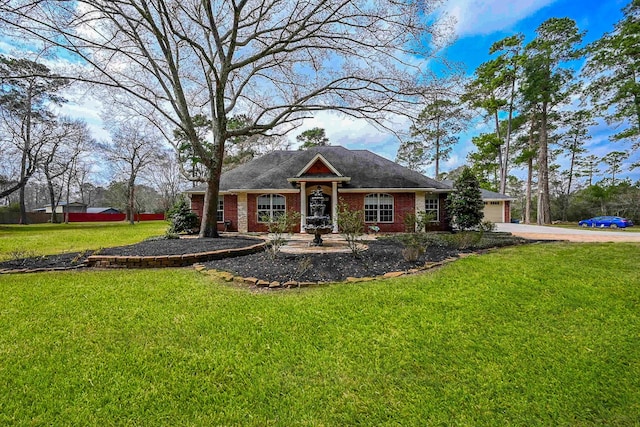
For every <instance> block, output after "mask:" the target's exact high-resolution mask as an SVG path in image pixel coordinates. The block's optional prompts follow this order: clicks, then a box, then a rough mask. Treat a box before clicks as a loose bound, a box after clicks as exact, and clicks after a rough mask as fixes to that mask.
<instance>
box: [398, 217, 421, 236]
mask: <svg viewBox="0 0 640 427" xmlns="http://www.w3.org/2000/svg"><path fill="white" fill-rule="evenodd" d="M402 223H403V224H404V232H405V233H415V232H416V224H417V218H416V214H414V213H412V212H410V213H408V214H405V216H404V219H403V220H402ZM418 231H420V230H418Z"/></svg>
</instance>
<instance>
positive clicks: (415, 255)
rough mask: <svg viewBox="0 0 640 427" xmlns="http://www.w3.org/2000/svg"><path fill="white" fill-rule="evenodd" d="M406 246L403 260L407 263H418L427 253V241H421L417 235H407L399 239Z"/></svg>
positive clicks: (403, 250) (403, 251)
mask: <svg viewBox="0 0 640 427" xmlns="http://www.w3.org/2000/svg"><path fill="white" fill-rule="evenodd" d="M398 240H400V242H402V244H403V245H404V248H403V249H402V258H404V260H405V261H407V262H416V261H418V260H419V259H420V256H422V254H424V253H425V251H426V247H425V239H421V238H420V237H419V235H417V234H416V233H410V234H405V235H403V236H400V237H399V238H398Z"/></svg>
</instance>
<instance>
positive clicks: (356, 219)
mask: <svg viewBox="0 0 640 427" xmlns="http://www.w3.org/2000/svg"><path fill="white" fill-rule="evenodd" d="M338 229H339V230H340V234H341V235H342V237H344V239H345V240H346V241H347V246H349V249H350V250H351V253H352V254H353V255H354V256H356V257H357V256H359V255H360V252H361V250H362V245H361V244H360V242H361V240H362V239H360V236H362V235H363V234H364V212H362V211H359V210H356V211H353V210H351V209H350V208H349V205H347V204H346V203H344V201H343V200H342V199H340V202H339V203H338Z"/></svg>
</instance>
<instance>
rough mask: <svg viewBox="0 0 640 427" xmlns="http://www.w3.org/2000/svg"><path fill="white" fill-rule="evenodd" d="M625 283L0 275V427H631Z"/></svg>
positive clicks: (639, 288)
mask: <svg viewBox="0 0 640 427" xmlns="http://www.w3.org/2000/svg"><path fill="white" fill-rule="evenodd" d="M639 271H640V245H638V244H568V243H553V244H536V245H528V246H519V247H513V248H506V249H501V250H499V251H493V252H491V253H489V254H485V255H481V256H472V257H468V258H465V259H462V260H459V261H456V262H455V263H452V264H449V265H448V266H447V267H445V268H442V269H440V270H437V271H433V272H430V273H426V274H422V275H416V276H408V277H404V278H400V279H393V280H380V281H374V282H367V283H359V284H336V285H330V286H323V287H317V288H307V289H302V290H290V291H281V292H273V293H251V292H248V291H247V290H245V289H243V288H240V287H234V286H232V285H228V284H222V283H217V282H214V281H212V280H211V279H210V278H208V277H207V276H206V275H204V274H201V273H197V272H195V271H193V270H191V269H173V270H146V271H126V270H117V271H115V270H114V271H77V272H64V273H39V274H23V275H0V292H1V295H2V298H1V299H0V395H1V396H4V397H3V398H2V399H0V425H14V424H17V425H81V426H93V425H152V426H156V425H167V426H175V425H204V426H209V425H238V426H240V425H242V426H269V425H274V426H345V425H366V426H370V425H371V426H378V425H394V426H410V425H416V426H418V425H419V426H423V425H465V426H466V425H470V426H478V425H492V426H493V425H495V426H504V425H517V426H532V425H553V426H555V425H579V426H595V425H598V426H599V425H614V426H615V425H618V426H629V425H639V424H640V274H638V272H639Z"/></svg>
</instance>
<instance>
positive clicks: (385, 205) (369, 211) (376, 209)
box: [364, 194, 393, 222]
mask: <svg viewBox="0 0 640 427" xmlns="http://www.w3.org/2000/svg"><path fill="white" fill-rule="evenodd" d="M364 221H365V222H393V196H391V195H390V194H367V195H366V197H365V198H364Z"/></svg>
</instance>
